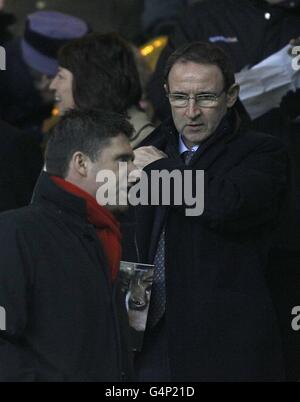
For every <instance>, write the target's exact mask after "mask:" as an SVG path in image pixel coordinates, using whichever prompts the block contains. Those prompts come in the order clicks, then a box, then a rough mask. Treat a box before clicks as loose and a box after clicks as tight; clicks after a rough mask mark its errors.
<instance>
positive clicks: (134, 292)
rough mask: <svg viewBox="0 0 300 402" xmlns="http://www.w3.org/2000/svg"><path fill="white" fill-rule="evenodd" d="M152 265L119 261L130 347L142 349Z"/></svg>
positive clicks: (152, 272)
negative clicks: (129, 332) (129, 331)
mask: <svg viewBox="0 0 300 402" xmlns="http://www.w3.org/2000/svg"><path fill="white" fill-rule="evenodd" d="M153 274H154V265H150V264H140V263H136V262H128V261H121V263H120V282H121V291H122V293H123V295H124V300H125V305H126V309H127V313H128V319H129V326H130V329H131V334H130V335H131V346H132V349H133V350H134V351H139V350H141V348H142V344H143V337H144V332H145V329H146V325H147V317H148V310H149V305H150V298H151V288H152V283H153Z"/></svg>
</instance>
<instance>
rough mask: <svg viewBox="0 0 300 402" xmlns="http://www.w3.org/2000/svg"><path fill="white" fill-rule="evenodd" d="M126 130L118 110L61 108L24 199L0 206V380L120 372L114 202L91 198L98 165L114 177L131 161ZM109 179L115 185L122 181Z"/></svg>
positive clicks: (119, 375)
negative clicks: (40, 169)
mask: <svg viewBox="0 0 300 402" xmlns="http://www.w3.org/2000/svg"><path fill="white" fill-rule="evenodd" d="M131 134H132V127H131V126H130V125H129V123H127V122H126V120H124V119H123V117H120V116H119V115H116V114H113V113H108V112H106V113H105V114H103V113H100V112H84V111H72V112H70V113H69V114H67V115H66V116H65V117H63V118H62V120H61V121H60V122H59V124H58V125H57V126H56V128H55V130H54V133H53V135H52V136H51V138H50V140H49V143H48V146H47V151H46V165H47V173H46V172H44V173H43V174H42V176H41V177H40V179H39V183H38V185H37V188H36V192H35V195H34V198H33V202H32V204H31V205H30V206H28V207H25V208H22V209H19V210H14V211H10V212H8V213H4V214H2V215H1V216H0V260H1V264H0V306H1V307H2V311H5V316H6V317H5V320H6V322H5V325H2V330H1V331H0V380H1V381H121V380H122V379H124V375H125V376H126V375H127V373H126V369H127V368H126V367H127V359H126V350H125V349H124V345H122V344H123V343H124V342H123V336H122V334H121V330H120V326H119V320H118V317H117V310H119V309H118V306H117V303H116V302H115V296H116V295H115V292H116V285H115V279H116V276H117V273H118V268H119V263H120V255H121V247H120V231H119V225H118V222H117V221H116V219H115V217H114V215H113V213H115V212H118V211H119V209H121V208H124V207H123V206H120V205H106V206H105V207H104V206H101V205H99V204H98V203H97V202H96V199H95V198H96V193H97V191H98V188H99V186H100V184H99V183H97V181H96V176H97V174H98V172H99V171H100V172H101V171H102V170H108V171H110V172H113V173H115V174H116V177H117V178H118V165H119V162H120V161H122V162H127V167H128V174H129V173H130V172H131V171H132V170H133V168H134V165H133V163H132V160H133V151H132V149H131V147H130V144H129V139H128V138H129V137H130V135H131ZM116 182H117V186H116V189H115V190H116V192H117V193H119V192H120V191H124V189H123V188H121V182H119V181H118V180H117V181H116ZM127 190H128V189H127V188H126V191H127ZM2 316H3V315H2ZM2 324H3V323H2ZM3 328H4V330H3Z"/></svg>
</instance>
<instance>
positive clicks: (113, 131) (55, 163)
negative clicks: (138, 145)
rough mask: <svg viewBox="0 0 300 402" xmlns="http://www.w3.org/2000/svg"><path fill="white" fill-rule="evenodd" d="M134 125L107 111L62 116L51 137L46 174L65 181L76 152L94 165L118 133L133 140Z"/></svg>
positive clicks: (122, 117)
mask: <svg viewBox="0 0 300 402" xmlns="http://www.w3.org/2000/svg"><path fill="white" fill-rule="evenodd" d="M132 133H133V127H132V125H131V124H130V123H129V122H128V121H127V120H126V119H125V117H124V116H123V115H119V114H117V113H114V112H108V111H98V110H97V111H93V110H90V111H88V110H79V109H78V110H71V111H69V112H67V113H66V114H65V115H64V116H62V118H61V120H60V121H59V122H58V124H57V125H56V126H55V127H54V129H53V131H52V133H51V134H50V136H49V141H48V144H47V147H46V153H45V161H46V169H47V172H48V173H49V174H51V175H55V176H59V177H62V178H65V177H66V175H67V173H68V167H69V163H70V161H71V158H72V156H73V155H74V153H75V152H77V151H81V152H82V153H84V154H85V155H87V156H88V157H89V158H90V159H91V161H92V162H94V161H95V160H96V159H97V158H98V156H99V152H101V150H102V149H103V148H104V147H105V146H106V145H108V144H109V143H110V140H111V139H112V138H114V137H117V136H118V135H119V134H124V135H125V136H126V137H127V138H128V139H130V137H131V135H132Z"/></svg>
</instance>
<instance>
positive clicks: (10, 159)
mask: <svg viewBox="0 0 300 402" xmlns="http://www.w3.org/2000/svg"><path fill="white" fill-rule="evenodd" d="M0 144H1V146H0V192H1V196H0V212H2V211H5V210H8V209H14V208H20V207H23V206H25V205H27V204H28V203H29V202H30V199H31V195H32V191H33V188H34V185H35V182H36V180H37V177H38V175H39V172H40V169H41V168H42V162H43V160H42V153H41V150H40V148H39V147H38V145H37V144H36V143H35V142H34V141H32V140H31V138H29V137H26V134H24V133H23V132H22V131H20V130H18V129H15V128H14V127H12V126H10V125H9V124H7V123H5V122H3V121H1V120H0Z"/></svg>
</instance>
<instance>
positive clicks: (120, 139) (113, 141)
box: [102, 133, 133, 155]
mask: <svg viewBox="0 0 300 402" xmlns="http://www.w3.org/2000/svg"><path fill="white" fill-rule="evenodd" d="M102 149H103V151H104V152H105V151H108V150H109V151H110V153H113V154H120V153H121V154H130V155H131V154H132V155H133V150H132V147H131V145H130V141H129V139H128V137H127V136H126V135H125V134H124V133H119V134H117V135H116V136H115V137H112V138H110V139H109V140H108V141H107V142H106V143H105V144H104V146H102Z"/></svg>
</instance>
